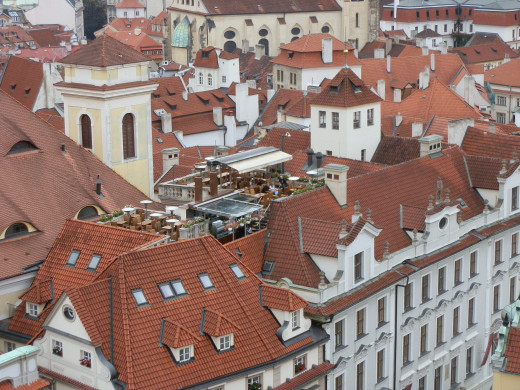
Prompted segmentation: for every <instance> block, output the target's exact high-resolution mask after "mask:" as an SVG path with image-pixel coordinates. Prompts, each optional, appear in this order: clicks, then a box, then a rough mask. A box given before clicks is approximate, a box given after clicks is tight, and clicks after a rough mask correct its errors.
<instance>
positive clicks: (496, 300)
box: [493, 284, 500, 313]
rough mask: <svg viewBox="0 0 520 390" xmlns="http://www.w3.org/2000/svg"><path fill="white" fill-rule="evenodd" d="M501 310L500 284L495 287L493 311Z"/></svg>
mask: <svg viewBox="0 0 520 390" xmlns="http://www.w3.org/2000/svg"><path fill="white" fill-rule="evenodd" d="M499 310H500V285H499V284H497V285H496V286H495V287H493V313H496V312H497V311H499Z"/></svg>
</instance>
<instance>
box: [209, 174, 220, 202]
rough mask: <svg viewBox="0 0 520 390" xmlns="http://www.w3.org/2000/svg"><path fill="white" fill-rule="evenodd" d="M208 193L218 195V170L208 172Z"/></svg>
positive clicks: (212, 195)
mask: <svg viewBox="0 0 520 390" xmlns="http://www.w3.org/2000/svg"><path fill="white" fill-rule="evenodd" d="M209 195H210V196H211V197H214V196H217V195H218V172H216V171H212V172H210V173H209Z"/></svg>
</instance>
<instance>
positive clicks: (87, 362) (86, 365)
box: [79, 358, 91, 368]
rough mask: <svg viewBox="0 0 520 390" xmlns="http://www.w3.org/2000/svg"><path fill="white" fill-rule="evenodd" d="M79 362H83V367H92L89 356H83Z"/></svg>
mask: <svg viewBox="0 0 520 390" xmlns="http://www.w3.org/2000/svg"><path fill="white" fill-rule="evenodd" d="M79 364H81V365H82V366H83V367H88V368H90V366H91V361H90V359H88V358H83V359H81V360H80V361H79Z"/></svg>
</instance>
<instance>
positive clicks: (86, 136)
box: [81, 115, 92, 149]
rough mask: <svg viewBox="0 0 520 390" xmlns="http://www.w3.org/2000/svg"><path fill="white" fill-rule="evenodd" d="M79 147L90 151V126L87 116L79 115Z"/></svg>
mask: <svg viewBox="0 0 520 390" xmlns="http://www.w3.org/2000/svg"><path fill="white" fill-rule="evenodd" d="M81 145H83V147H84V148H87V149H92V124H91V122H90V117H89V116H88V115H81Z"/></svg>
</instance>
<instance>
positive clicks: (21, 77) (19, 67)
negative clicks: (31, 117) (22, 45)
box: [0, 56, 43, 110]
mask: <svg viewBox="0 0 520 390" xmlns="http://www.w3.org/2000/svg"><path fill="white" fill-rule="evenodd" d="M0 80H1V83H0V89H1V90H2V91H4V92H5V93H6V94H8V95H10V96H12V97H13V98H14V99H16V100H18V101H19V102H20V103H21V104H23V105H24V106H25V107H27V108H29V109H30V110H32V108H33V107H34V102H35V101H36V98H37V97H38V92H39V91H40V87H41V85H42V81H43V65H42V64H41V63H39V62H35V61H30V60H26V59H23V58H19V57H15V56H9V57H8V58H7V67H6V69H5V72H4V75H3V76H2V78H1V79H0Z"/></svg>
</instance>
